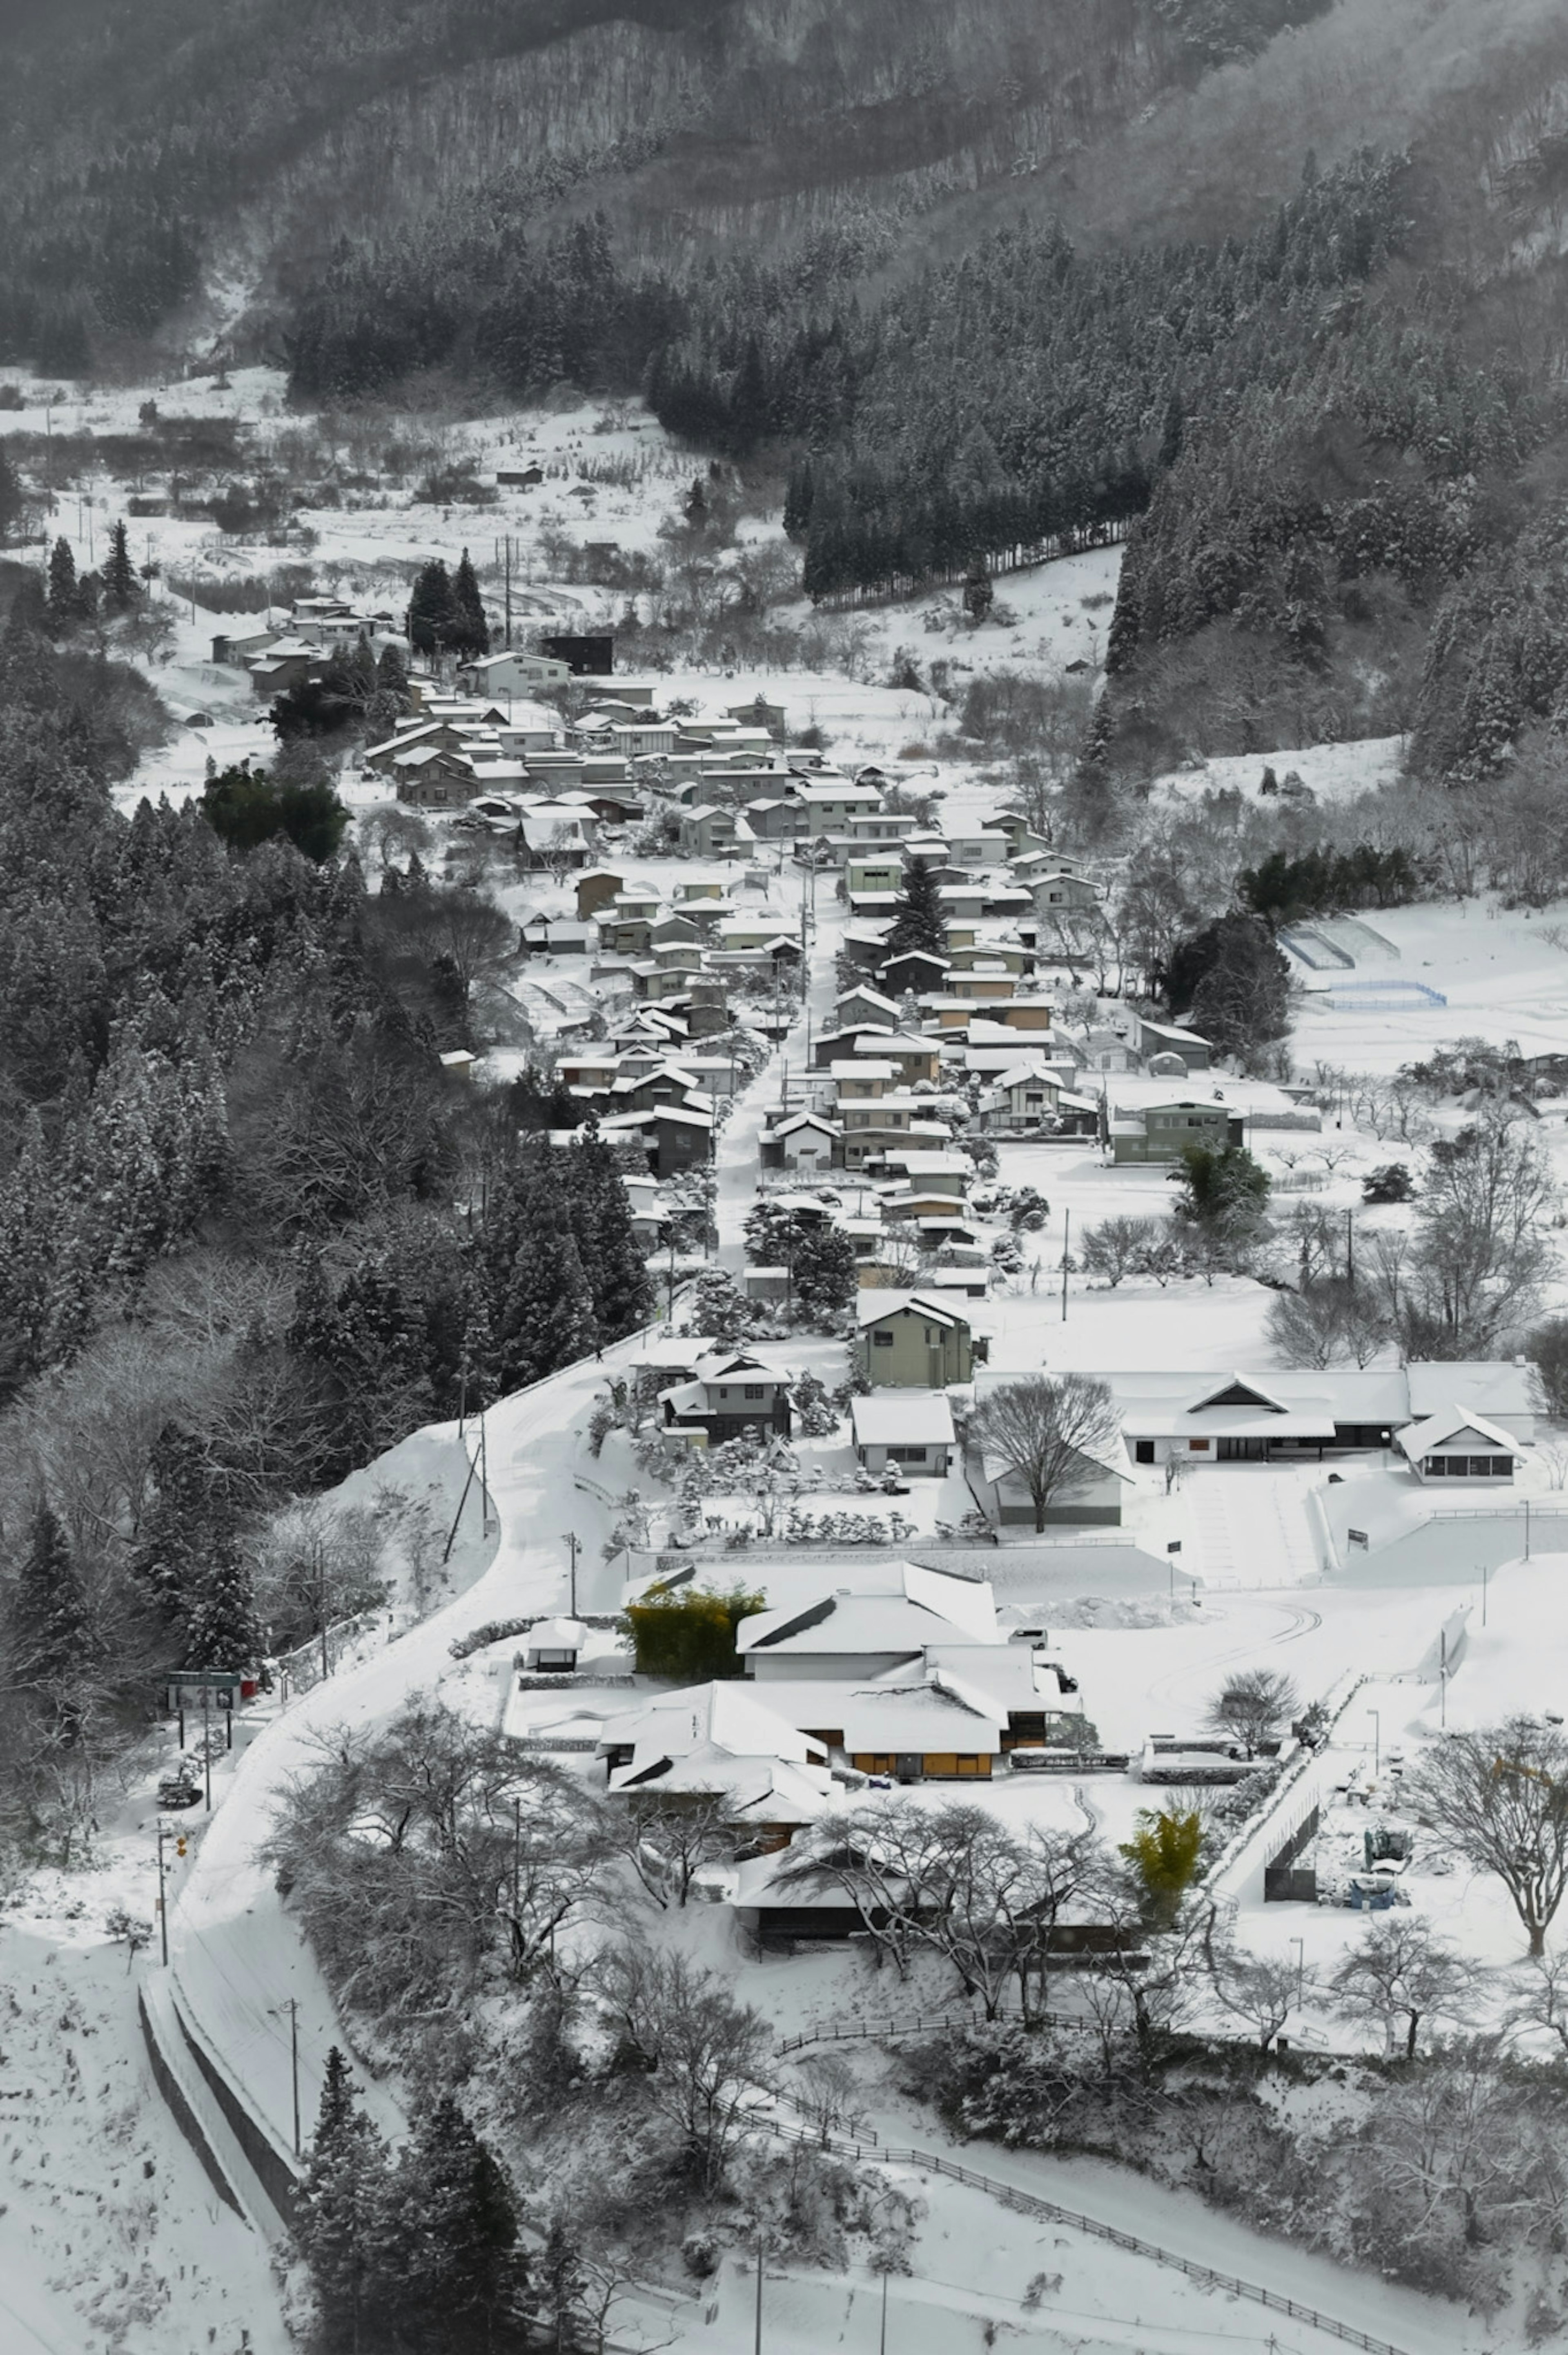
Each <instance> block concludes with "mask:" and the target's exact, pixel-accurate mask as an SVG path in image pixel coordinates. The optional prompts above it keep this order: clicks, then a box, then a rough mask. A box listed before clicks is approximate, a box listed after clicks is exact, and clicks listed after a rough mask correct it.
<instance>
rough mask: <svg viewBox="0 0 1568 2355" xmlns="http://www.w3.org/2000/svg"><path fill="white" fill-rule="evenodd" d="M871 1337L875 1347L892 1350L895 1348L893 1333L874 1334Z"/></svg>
mask: <svg viewBox="0 0 1568 2355" xmlns="http://www.w3.org/2000/svg"><path fill="white" fill-rule="evenodd" d="M872 1341H873V1343H874V1346H875V1347H876V1348H879V1349H891V1348H892V1347H893V1336H892V1334H891V1333H874V1334H873V1335H872Z"/></svg>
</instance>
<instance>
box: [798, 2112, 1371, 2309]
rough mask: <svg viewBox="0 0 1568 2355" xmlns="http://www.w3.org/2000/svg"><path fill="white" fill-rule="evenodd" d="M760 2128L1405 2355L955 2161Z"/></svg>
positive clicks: (859, 2140) (804, 2130)
mask: <svg viewBox="0 0 1568 2355" xmlns="http://www.w3.org/2000/svg"><path fill="white" fill-rule="evenodd" d="M758 2123H759V2124H761V2125H765V2126H767V2128H768V2132H769V2133H770V2134H775V2135H779V2136H780V2137H782V2138H783V2139H784V2140H785V2141H786V2142H800V2143H814V2144H816V2145H817V2146H818V2147H819V2148H827V2149H830V2150H836V2151H837V2152H839V2154H840V2155H841V2157H842V2158H872V2159H876V2160H878V2161H880V2162H881V2164H882V2165H883V2166H893V2167H917V2168H921V2169H925V2170H926V2171H927V2173H929V2174H932V2175H943V2176H946V2177H947V2179H948V2181H949V2182H951V2183H964V2184H967V2185H968V2186H969V2189H970V2190H972V2191H983V2192H986V2193H988V2194H989V2196H990V2197H991V2199H993V2200H1000V2201H1001V2204H1002V2206H1003V2207H1005V2208H1012V2209H1013V2210H1015V2211H1017V2212H1018V2213H1019V2214H1020V2215H1023V2216H1034V2217H1038V2218H1039V2219H1040V2221H1041V2222H1043V2223H1047V2224H1065V2225H1068V2226H1069V2227H1070V2228H1071V2229H1072V2230H1073V2231H1074V2232H1084V2233H1086V2234H1087V2235H1088V2236H1089V2238H1090V2239H1091V2240H1096V2241H1108V2242H1109V2243H1110V2244H1111V2246H1112V2247H1113V2248H1117V2249H1127V2250H1129V2251H1130V2252H1131V2254H1133V2255H1134V2256H1139V2257H1149V2258H1151V2259H1152V2260H1153V2262H1154V2263H1155V2264H1157V2265H1166V2266H1169V2267H1170V2269H1171V2271H1172V2272H1173V2273H1179V2274H1185V2275H1186V2276H1187V2279H1188V2280H1189V2281H1191V2282H1196V2283H1197V2284H1198V2286H1199V2287H1200V2288H1201V2289H1217V2290H1223V2291H1224V2293H1225V2295H1226V2296H1227V2297H1245V2298H1247V2299H1250V2300H1251V2302H1252V2304H1253V2305H1255V2306H1262V2307H1267V2308H1268V2310H1269V2312H1270V2313H1271V2314H1284V2315H1287V2316H1288V2317H1289V2318H1291V2320H1292V2321H1295V2322H1306V2323H1308V2324H1310V2325H1311V2327H1312V2328H1313V2329H1314V2330H1321V2331H1323V2332H1324V2333H1325V2334H1326V2335H1327V2336H1328V2337H1329V2338H1330V2339H1340V2340H1341V2341H1342V2342H1343V2344H1344V2345H1345V2346H1347V2347H1359V2348H1361V2349H1362V2350H1364V2355H1406V2350H1404V2348H1401V2347H1396V2346H1395V2345H1394V2344H1393V2340H1392V2339H1373V2338H1372V2336H1371V2335H1370V2334H1369V2333H1368V2332H1367V2331H1364V2330H1358V2329H1357V2328H1356V2327H1355V2325H1354V2324H1353V2323H1350V2322H1340V2320H1339V2319H1338V2318H1337V2317H1336V2316H1334V2315H1331V2314H1324V2313H1323V2312H1322V2311H1321V2310H1320V2309H1319V2307H1315V2306H1303V2305H1302V2303H1301V2301H1300V2300H1299V2299H1298V2298H1294V2297H1281V2296H1280V2295H1279V2293H1278V2291H1277V2290H1272V2289H1265V2288H1264V2287H1263V2286H1261V2284H1260V2283H1257V2282H1249V2281H1244V2280H1243V2279H1242V2277H1241V2276H1240V2275H1238V2274H1224V2273H1220V2272H1219V2271H1218V2270H1217V2269H1216V2268H1215V2267H1214V2266H1213V2265H1201V2264H1196V2263H1195V2262H1194V2261H1193V2259H1192V2258H1191V2257H1182V2256H1179V2255H1178V2254H1177V2253H1176V2251H1175V2250H1174V2249H1167V2248H1162V2247H1161V2246H1160V2243H1158V2242H1156V2241H1145V2240H1143V2239H1141V2238H1140V2237H1139V2234H1138V2233H1136V2232H1122V2231H1120V2230H1119V2229H1118V2226H1116V2225H1115V2224H1104V2223H1102V2222H1100V2220H1099V2218H1098V2217H1097V2216H1085V2215H1083V2214H1081V2213H1080V2212H1079V2211H1078V2210H1076V2209H1075V2208H1063V2207H1061V2206H1059V2205H1058V2203H1057V2202H1056V2201H1055V2200H1042V2199H1040V2198H1038V2197H1037V2195H1036V2194H1035V2193H1034V2192H1033V2191H1022V2190H1019V2188H1018V2186H1017V2185H1016V2184H1012V2183H1004V2182H1002V2181H1001V2179H999V2178H998V2177H996V2176H994V2175H981V2174H980V2171H979V2170H978V2169H975V2168H972V2167H960V2166H959V2163H958V2161H957V2160H956V2159H951V2158H942V2157H941V2156H940V2154H939V2153H938V2152H937V2151H932V2150H915V2149H907V2150H895V2149H891V2148H886V2147H884V2146H883V2145H882V2144H880V2143H877V2142H874V2141H873V2142H869V2143H868V2142H867V2141H866V2140H865V2138H864V2137H856V2136H851V2135H838V2134H821V2133H817V2132H814V2131H813V2130H812V2129H811V2128H810V2126H788V2125H786V2124H785V2123H784V2121H783V2120H782V2119H773V2118H769V2119H763V2120H759V2121H758Z"/></svg>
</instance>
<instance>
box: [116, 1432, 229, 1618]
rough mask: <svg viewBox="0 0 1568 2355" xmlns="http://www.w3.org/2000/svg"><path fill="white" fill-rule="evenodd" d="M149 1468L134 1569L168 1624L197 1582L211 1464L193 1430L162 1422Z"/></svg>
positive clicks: (209, 1507) (211, 1505)
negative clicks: (149, 1490)
mask: <svg viewBox="0 0 1568 2355" xmlns="http://www.w3.org/2000/svg"><path fill="white" fill-rule="evenodd" d="M147 1468H148V1471H149V1473H150V1475H151V1477H152V1480H153V1485H154V1499H153V1503H152V1505H151V1507H150V1508H149V1509H148V1510H147V1511H146V1512H145V1513H144V1514H143V1520H142V1529H141V1539H140V1542H139V1543H138V1545H137V1547H136V1550H135V1552H134V1554H133V1555H132V1573H133V1575H134V1576H135V1577H136V1579H137V1580H138V1581H139V1582H140V1583H141V1584H142V1586H143V1588H144V1589H145V1590H146V1592H147V1593H148V1594H149V1595H150V1596H151V1598H152V1600H153V1602H154V1604H155V1606H156V1608H157V1611H158V1614H159V1616H160V1617H161V1618H162V1619H163V1621H164V1625H166V1626H169V1627H177V1626H179V1625H181V1623H182V1622H183V1619H184V1616H185V1604H186V1599H187V1597H189V1596H191V1595H194V1593H196V1588H197V1586H198V1584H199V1582H200V1574H201V1569H202V1565H203V1564H204V1562H205V1560H206V1542H207V1530H208V1529H209V1526H210V1524H211V1522H212V1520H213V1518H214V1515H215V1513H216V1512H217V1506H216V1504H215V1500H214V1496H213V1474H212V1466H211V1465H210V1463H209V1462H208V1460H207V1452H206V1450H205V1449H204V1448H203V1446H202V1444H201V1443H200V1441H199V1440H198V1439H196V1436H195V1435H194V1433H191V1432H189V1431H187V1430H185V1427H184V1426H183V1425H182V1424H180V1423H165V1424H164V1427H163V1429H162V1431H160V1433H158V1436H157V1438H156V1439H155V1440H154V1443H153V1447H152V1453H151V1455H150V1456H149V1459H148V1467H147Z"/></svg>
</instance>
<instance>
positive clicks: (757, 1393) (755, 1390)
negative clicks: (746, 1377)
mask: <svg viewBox="0 0 1568 2355" xmlns="http://www.w3.org/2000/svg"><path fill="white" fill-rule="evenodd" d="M745 1395H746V1396H747V1398H748V1399H759V1398H766V1396H767V1392H766V1391H764V1389H763V1387H762V1384H761V1383H760V1382H747V1385H746V1391H745Z"/></svg>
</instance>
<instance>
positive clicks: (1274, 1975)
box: [1214, 1954, 1300, 2052]
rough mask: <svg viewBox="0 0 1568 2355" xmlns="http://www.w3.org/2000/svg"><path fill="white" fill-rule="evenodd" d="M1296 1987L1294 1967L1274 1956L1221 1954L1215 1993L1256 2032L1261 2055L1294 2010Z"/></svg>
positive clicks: (1285, 1959) (1296, 1972) (1297, 1978)
mask: <svg viewBox="0 0 1568 2355" xmlns="http://www.w3.org/2000/svg"><path fill="white" fill-rule="evenodd" d="M1299 1984H1300V1982H1299V1975H1298V1970H1297V1966H1296V1965H1295V1964H1294V1963H1293V1962H1291V1961H1290V1960H1289V1959H1288V1958H1284V1959H1282V1958H1281V1957H1280V1956H1278V1955H1235V1954H1231V1955H1221V1956H1220V1957H1219V1961H1218V1967H1217V1969H1216V1970H1215V1973H1214V1992H1215V1994H1216V1995H1217V1996H1218V1997H1219V1998H1220V2001H1221V2002H1222V2003H1223V2004H1224V2007H1225V2009H1226V2010H1227V2011H1234V2013H1235V2015H1236V2017H1237V2019H1245V2020H1246V2021H1248V2022H1249V2023H1250V2024H1251V2026H1252V2027H1254V2028H1255V2030H1257V2041H1258V2049H1259V2050H1260V2051H1264V2052H1266V2051H1267V2050H1268V2048H1269V2046H1270V2045H1271V2044H1272V2043H1273V2041H1274V2040H1275V2038H1276V2037H1277V2035H1278V2033H1279V2031H1280V2030H1281V2029H1282V2028H1283V2027H1284V2025H1285V2023H1286V2021H1287V2019H1289V2017H1290V2015H1291V2013H1292V2012H1293V2011H1294V2010H1295V2009H1296V2007H1297V2002H1298V1987H1299Z"/></svg>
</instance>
